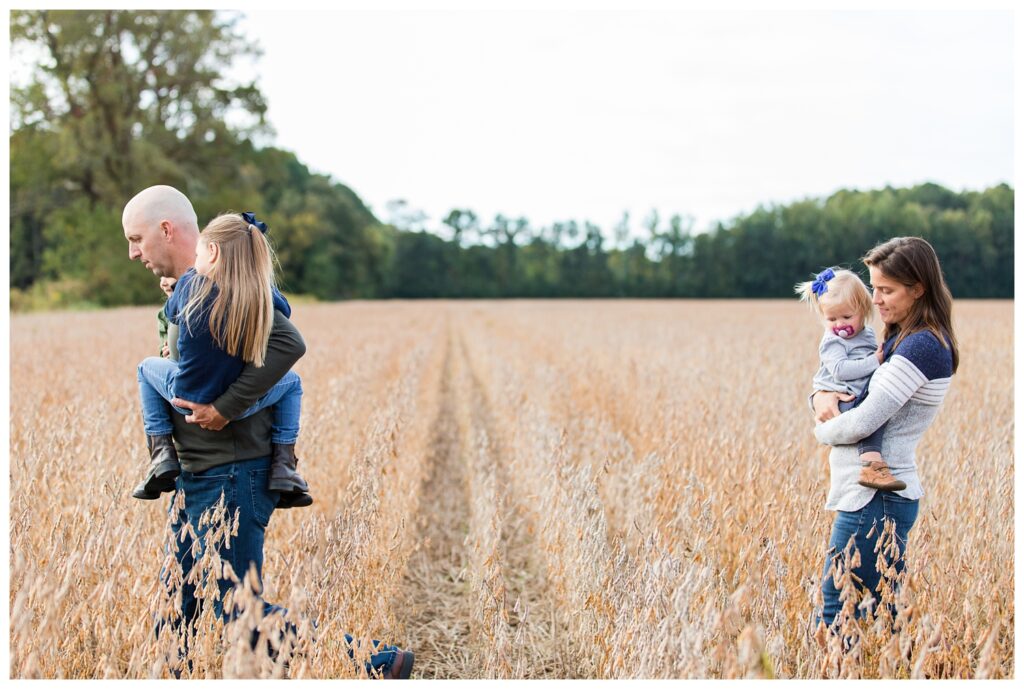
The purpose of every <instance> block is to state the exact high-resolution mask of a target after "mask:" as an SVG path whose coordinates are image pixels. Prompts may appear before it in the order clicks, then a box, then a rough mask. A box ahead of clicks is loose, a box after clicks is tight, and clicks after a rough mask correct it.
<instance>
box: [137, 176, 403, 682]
mask: <svg viewBox="0 0 1024 689" xmlns="http://www.w3.org/2000/svg"><path fill="white" fill-rule="evenodd" d="M121 224H122V226H123V228H124V237H125V239H127V240H128V258H130V259H131V260H133V261H141V262H142V263H143V264H144V265H145V266H146V268H148V269H149V270H152V271H153V273H154V274H155V275H157V276H158V277H173V278H180V277H181V276H182V275H184V274H185V272H186V271H187V270H189V269H190V268H192V267H193V264H194V263H195V258H196V245H197V244H198V242H199V226H198V223H197V220H196V212H195V210H193V208H192V203H191V202H190V201H189V200H188V198H187V197H186V196H185V195H184V194H182V193H181V192H180V191H178V190H177V189H175V188H174V187H169V186H164V185H159V186H154V187H149V188H147V189H144V190H142V191H141V192H139V193H138V194H136V195H135V196H134V197H133V198H132V199H131V200H130V201H129V202H128V203H127V204H126V205H125V207H124V212H123V213H122V215H121ZM177 340H178V332H177V327H176V326H174V324H173V323H171V324H170V327H169V329H168V344H170V345H171V358H172V359H177V347H176V344H177ZM305 351H306V345H305V342H304V341H303V339H302V335H300V334H299V331H298V330H296V328H295V326H294V325H292V323H291V321H290V320H288V318H286V317H285V316H284V315H283V314H282V313H281V312H280V311H276V310H275V311H274V325H273V328H272V330H271V332H270V341H269V342H268V345H267V355H266V359H265V361H264V364H263V366H261V367H260V368H256V367H255V366H253V365H252V364H247V365H246V366H245V368H244V369H243V370H242V374H241V375H240V376H239V377H238V378H237V379H236V380H235V382H234V383H232V384H231V386H230V387H229V388H228V389H227V391H226V392H225V393H224V394H223V395H221V396H220V397H219V398H217V399H216V400H214V401H213V403H212V404H195V403H193V402H190V401H188V400H180V399H175V400H174V406H177V407H186V408H189V409H192V414H191V415H190V416H182V415H181V414H171V418H172V422H173V424H174V434H173V435H174V445H175V447H176V449H177V455H178V459H179V461H180V463H181V474H180V475H179V476H178V477H177V479H175V488H176V490H177V491H180V492H181V493H182V494H183V495H184V498H185V508H184V510H182V512H181V513H180V514H179V515H178V516H177V519H172V529H173V530H174V535H175V544H176V548H177V552H176V557H177V560H178V562H179V563H180V564H181V569H182V572H183V573H184V574H185V577H186V580H187V578H188V572H189V571H190V570H191V569H192V567H193V565H194V563H195V561H196V558H198V557H201V550H202V547H203V546H204V545H205V538H204V536H205V533H206V531H207V530H208V529H209V528H210V526H209V525H207V524H204V523H203V522H202V520H201V518H200V517H201V515H202V514H203V512H205V511H206V510H209V509H211V508H212V507H214V506H215V505H216V504H217V503H218V502H219V501H220V499H221V496H222V495H223V498H224V501H225V507H226V508H227V513H228V514H229V515H232V516H234V515H237V518H238V530H237V534H236V535H235V537H234V538H232V539H231V541H230V547H229V544H223V545H222V546H221V547H220V557H221V559H222V560H223V561H224V562H228V563H230V564H231V568H232V569H233V570H234V573H235V575H237V576H238V577H243V576H245V573H246V572H248V571H249V569H250V567H252V568H255V570H256V575H257V576H258V577H260V578H261V579H260V580H261V581H262V570H263V541H264V532H265V529H266V527H267V526H268V525H269V523H270V516H271V514H272V513H273V512H274V509H275V508H280V507H282V505H281V504H280V503H279V500H280V494H279V493H277V492H275V491H271V490H270V489H269V488H267V476H268V472H269V468H270V456H271V452H272V449H271V424H272V421H273V411H272V410H271V409H269V408H268V409H264V410H262V411H260V412H257V413H256V414H253V415H252V416H249V417H246V418H244V419H237V420H235V421H231V423H230V424H229V423H228V420H229V419H233V418H235V417H237V416H238V415H239V414H241V413H242V412H244V411H245V410H247V409H248V408H249V407H251V406H252V405H253V404H254V403H255V402H256V400H258V399H260V398H261V397H263V396H264V395H265V394H266V393H267V392H268V391H269V390H270V388H271V387H273V386H274V384H275V383H277V381H278V380H280V379H281V377H282V376H283V375H284V374H285V373H287V372H288V371H289V370H290V369H291V368H292V366H293V365H294V364H295V362H296V361H298V359H299V358H300V357H301V356H302V355H303V354H304V353H305ZM158 461H159V458H158V457H157V456H154V457H153V464H154V465H155V464H157V463H158ZM170 509H171V510H173V509H174V501H173V500H172V501H171V506H170ZM186 523H189V524H191V525H192V530H193V531H194V532H195V534H196V536H195V539H196V540H195V545H196V546H198V548H199V550H198V551H197V552H195V553H193V552H192V549H193V547H194V544H193V538H192V536H191V535H190V533H189V531H188V530H184V525H185V524H186ZM165 574H166V573H165ZM233 585H234V582H233V581H231V580H228V579H226V578H225V579H221V580H218V588H219V589H220V592H221V596H220V598H221V600H223V598H224V595H225V594H226V593H227V592H228V591H229V590H231V588H232V587H233ZM260 588H261V590H262V585H261V587H260ZM221 600H218V601H217V602H216V603H215V609H216V613H217V614H218V615H220V616H222V617H223V618H224V619H228V618H229V617H230V616H231V612H230V611H225V610H224V609H223V607H222V605H221ZM263 608H264V616H266V615H270V614H284V613H285V612H286V611H285V609H284V608H282V607H280V606H277V605H272V604H270V603H267V602H266V601H264V602H263ZM198 613H199V604H198V601H197V599H196V596H195V586H194V585H193V584H189V583H185V584H183V585H182V617H181V618H179V619H177V620H162V621H160V622H159V623H158V630H157V631H158V633H159V632H160V630H162V629H163V628H165V627H167V626H170V627H171V628H173V629H175V630H177V629H180V628H181V627H180V625H181V622H182V621H184V622H190V621H192V620H194V619H195V618H196V616H197V615H198ZM292 629H294V627H292ZM346 639H347V640H348V641H349V642H351V641H352V638H351V637H349V636H348V635H346ZM187 641H188V637H187V636H186V643H187ZM372 644H373V647H374V650H375V651H376V653H374V654H373V655H371V656H370V660H369V662H368V663H367V666H366V670H367V672H368V673H370V674H373V675H377V676H383V677H386V678H394V679H399V678H401V679H406V678H408V677H409V673H410V672H411V670H412V664H413V660H414V656H413V654H412V653H411V652H410V651H403V650H401V649H399V648H397V647H395V646H391V645H388V644H383V643H380V642H378V641H373V642H372ZM348 654H349V656H350V657H352V655H353V653H352V650H351V649H350V650H349V651H348ZM176 662H177V661H176V660H172V663H176ZM174 671H176V670H175V668H174V667H172V672H174Z"/></svg>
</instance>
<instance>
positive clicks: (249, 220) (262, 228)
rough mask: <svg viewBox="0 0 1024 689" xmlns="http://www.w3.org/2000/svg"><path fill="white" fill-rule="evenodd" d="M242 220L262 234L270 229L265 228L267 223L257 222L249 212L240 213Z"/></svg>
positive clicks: (254, 215)
mask: <svg viewBox="0 0 1024 689" xmlns="http://www.w3.org/2000/svg"><path fill="white" fill-rule="evenodd" d="M242 220H244V221H246V222H247V223H249V224H250V225H255V226H256V229H257V230H259V231H260V232H262V233H263V234H266V233H267V232H270V228H269V227H267V223H265V222H260V221H259V220H257V219H256V214H255V213H251V212H249V211H246V212H245V213H242Z"/></svg>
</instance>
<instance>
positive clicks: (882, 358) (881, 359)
mask: <svg viewBox="0 0 1024 689" xmlns="http://www.w3.org/2000/svg"><path fill="white" fill-rule="evenodd" d="M875 356H877V357H878V365H879V366H881V365H882V364H884V363H885V349H884V348H883V345H878V349H876V350H875Z"/></svg>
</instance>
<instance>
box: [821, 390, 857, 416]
mask: <svg viewBox="0 0 1024 689" xmlns="http://www.w3.org/2000/svg"><path fill="white" fill-rule="evenodd" d="M855 399H857V397H856V395H840V394H839V393H838V392H831V391H829V390H818V391H817V392H815V393H814V397H812V398H811V401H812V403H813V404H814V421H815V423H824V422H825V421H828V420H829V419H831V418H833V417H836V416H839V402H840V401H843V402H852V401H853V400H855Z"/></svg>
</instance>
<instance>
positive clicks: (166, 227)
mask: <svg viewBox="0 0 1024 689" xmlns="http://www.w3.org/2000/svg"><path fill="white" fill-rule="evenodd" d="M160 234H162V235H163V237H164V240H165V241H168V242H169V241H171V238H172V237H173V236H174V226H173V225H171V221H170V220H161V221H160Z"/></svg>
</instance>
